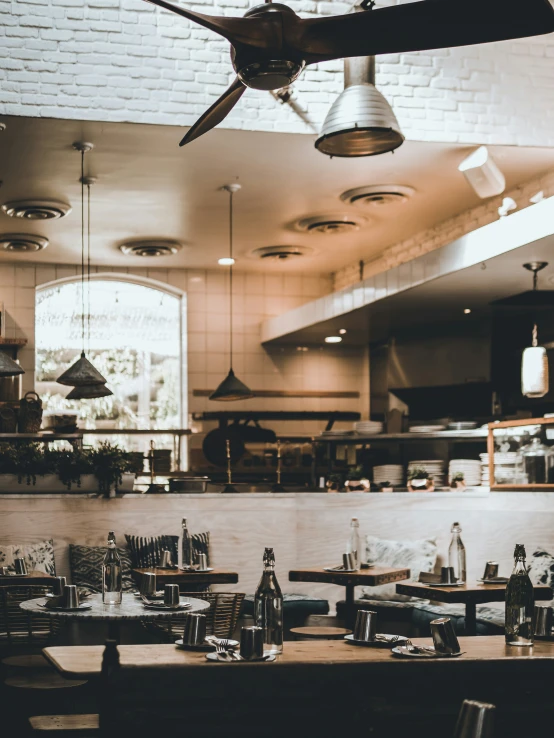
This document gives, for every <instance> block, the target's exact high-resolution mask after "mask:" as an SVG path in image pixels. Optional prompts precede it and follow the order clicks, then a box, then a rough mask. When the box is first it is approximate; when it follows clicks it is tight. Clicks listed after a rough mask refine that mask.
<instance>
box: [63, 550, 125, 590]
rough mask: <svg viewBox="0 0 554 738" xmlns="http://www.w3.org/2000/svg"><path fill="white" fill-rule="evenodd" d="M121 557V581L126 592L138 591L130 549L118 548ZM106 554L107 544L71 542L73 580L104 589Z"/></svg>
mask: <svg viewBox="0 0 554 738" xmlns="http://www.w3.org/2000/svg"><path fill="white" fill-rule="evenodd" d="M117 551H118V553H119V558H120V559H121V583H122V586H123V591H124V592H132V591H133V590H135V591H136V589H137V587H136V584H135V582H134V580H133V577H132V574H131V556H130V554H129V551H128V549H126V548H118V549H117ZM105 555H106V547H105V546H79V545H76V544H73V543H70V544H69V566H70V569H71V581H72V582H73V584H76V585H77V586H79V587H90V589H93V590H95V591H96V592H101V591H102V562H103V561H104V556H105Z"/></svg>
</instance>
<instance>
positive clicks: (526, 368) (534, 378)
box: [521, 323, 549, 398]
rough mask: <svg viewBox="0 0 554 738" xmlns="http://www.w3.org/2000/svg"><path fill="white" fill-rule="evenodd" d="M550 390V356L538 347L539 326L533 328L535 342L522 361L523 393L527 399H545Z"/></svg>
mask: <svg viewBox="0 0 554 738" xmlns="http://www.w3.org/2000/svg"><path fill="white" fill-rule="evenodd" d="M548 389H549V377H548V356H547V355H546V349H545V348H544V346H539V345H538V337H537V325H536V323H535V325H534V326H533V342H532V345H531V347H529V348H526V349H525V351H524V352H523V357H522V359H521V392H522V393H523V394H524V395H525V397H531V398H538V397H544V396H545V395H546V394H547V392H548Z"/></svg>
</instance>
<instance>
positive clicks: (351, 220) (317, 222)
mask: <svg viewBox="0 0 554 738" xmlns="http://www.w3.org/2000/svg"><path fill="white" fill-rule="evenodd" d="M364 224H365V220H363V219H361V218H360V217H352V216H351V215H344V213H339V214H337V213H324V214H322V215H314V216H313V217H311V218H303V219H302V220H299V221H297V223H296V224H295V226H296V229H297V230H299V231H304V232H305V233H319V234H323V235H337V236H342V235H345V234H347V233H353V232H354V231H359V230H360V228H361V227H362V225H364Z"/></svg>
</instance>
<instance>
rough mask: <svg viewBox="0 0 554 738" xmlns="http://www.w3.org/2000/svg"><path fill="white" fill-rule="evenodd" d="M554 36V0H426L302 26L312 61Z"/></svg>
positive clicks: (302, 46)
mask: <svg viewBox="0 0 554 738" xmlns="http://www.w3.org/2000/svg"><path fill="white" fill-rule="evenodd" d="M552 31H554V9H553V8H552V6H551V5H550V3H549V1H548V0H525V3H522V2H521V0H421V2H415V3H407V4H404V5H395V6H392V7H387V8H380V9H378V10H368V11H365V12H363V13H351V14H349V15H340V16H334V17H333V16H329V17H327V18H313V19H306V20H302V21H300V23H299V24H298V30H297V33H298V35H297V37H296V39H297V40H296V43H295V46H296V48H297V49H299V50H301V51H303V52H306V61H307V62H308V63H309V64H314V63H315V62H318V61H327V60H330V59H340V58H341V57H350V56H373V55H375V54H390V53H398V52H403V51H422V50H425V49H442V48H449V47H453V46H469V45H472V44H482V43H487V42H490V41H503V40H506V39H515V38H523V37H526V36H538V35H540V34H543V33H550V32H552Z"/></svg>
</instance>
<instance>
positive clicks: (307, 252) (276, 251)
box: [250, 246, 314, 261]
mask: <svg viewBox="0 0 554 738" xmlns="http://www.w3.org/2000/svg"><path fill="white" fill-rule="evenodd" d="M312 254H314V249H311V248H308V247H307V246H263V247H262V248H259V249H254V251H252V252H251V253H250V255H251V256H253V257H254V258H257V259H263V260H264V261H297V260H298V259H299V258H300V257H302V256H312Z"/></svg>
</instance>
